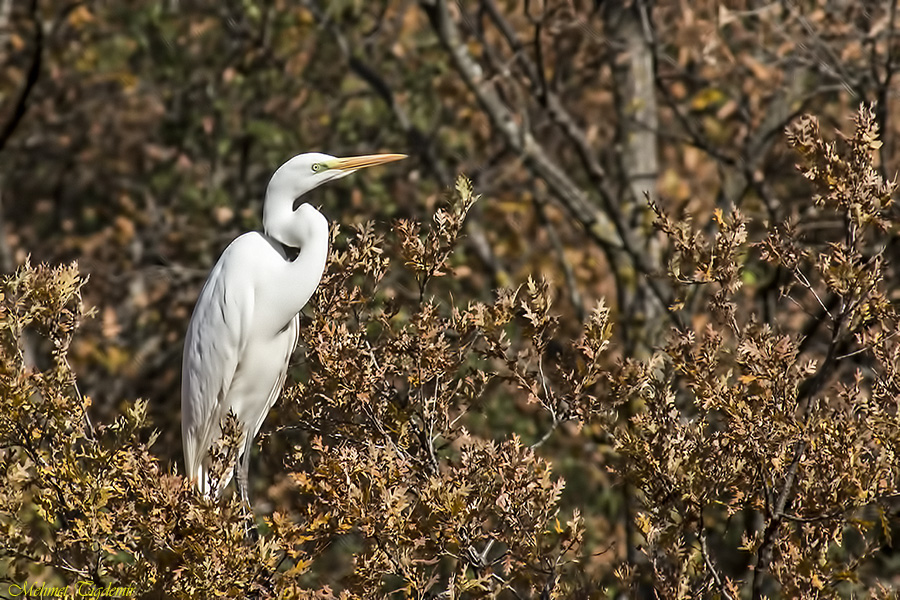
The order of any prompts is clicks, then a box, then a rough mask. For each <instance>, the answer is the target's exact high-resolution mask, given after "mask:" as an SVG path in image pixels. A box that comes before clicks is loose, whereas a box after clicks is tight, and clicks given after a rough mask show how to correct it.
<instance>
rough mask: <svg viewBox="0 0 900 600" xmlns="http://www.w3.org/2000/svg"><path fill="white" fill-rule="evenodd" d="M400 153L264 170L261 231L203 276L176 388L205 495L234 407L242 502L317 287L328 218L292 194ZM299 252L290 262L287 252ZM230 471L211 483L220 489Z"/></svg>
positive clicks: (319, 157)
mask: <svg viewBox="0 0 900 600" xmlns="http://www.w3.org/2000/svg"><path fill="white" fill-rule="evenodd" d="M401 158H404V156H403V155H401V154H382V155H371V156H360V157H353V158H335V157H333V156H328V155H327V154H319V153H310V154H300V155H298V156H295V157H294V158H292V159H291V160H289V161H288V162H286V163H285V164H284V165H282V166H281V167H280V168H279V169H278V170H277V171H276V172H275V174H274V175H273V176H272V179H271V180H270V182H269V185H268V188H267V190H266V198H265V202H264V204H263V228H264V230H265V232H264V233H260V232H256V231H254V232H250V233H245V234H244V235H242V236H240V237H238V238H237V239H236V240H234V241H233V242H232V243H231V244H230V245H229V246H228V247H227V248H226V249H225V251H224V252H223V253H222V256H221V257H220V258H219V261H218V262H217V263H216V265H215V267H213V269H212V271H211V272H210V274H209V277H208V279H207V280H206V284H205V285H204V286H203V290H202V291H201V292H200V297H199V298H198V300H197V305H196V307H195V308H194V313H193V315H192V316H191V322H190V325H189V326H188V331H187V336H186V338H185V344H184V361H183V364H182V387H181V411H182V423H181V434H182V441H183V445H184V456H185V464H186V470H187V475H188V477H190V478H192V479H193V480H194V482H195V485H196V486H197V488H198V489H199V490H200V491H201V492H202V493H204V494H207V495H208V494H209V493H210V491H211V489H212V487H213V482H212V481H211V478H210V474H209V472H208V469H209V464H208V463H209V457H208V449H209V447H210V445H211V444H212V443H213V442H215V441H216V440H217V439H218V437H219V436H220V435H221V423H222V420H223V419H224V418H225V417H226V416H227V415H228V412H229V411H233V412H234V414H235V416H236V417H237V419H238V421H239V422H240V424H241V428H242V430H243V433H244V443H243V445H242V447H241V448H240V449H239V452H238V487H239V489H240V493H241V497H242V499H243V500H245V501H247V499H248V492H247V477H248V470H249V468H248V467H249V458H250V448H251V447H252V445H253V440H254V438H255V437H256V434H257V433H258V432H259V429H260V427H261V426H262V423H263V421H264V420H265V418H266V415H267V414H268V413H269V410H270V409H271V408H272V405H273V404H274V403H275V401H276V400H277V399H278V396H279V394H280V393H281V388H282V386H283V385H284V380H285V376H286V374H287V368H288V362H289V360H290V356H291V353H292V352H293V351H294V348H295V347H296V345H297V340H298V337H299V334H300V315H299V313H300V310H301V309H302V308H303V307H304V306H305V305H306V303H307V302H308V301H309V299H310V297H311V296H312V294H313V292H315V290H316V287H317V286H318V285H319V281H320V279H321V277H322V273H323V272H324V270H325V261H326V258H327V255H328V221H327V220H326V219H325V217H324V216H323V215H322V214H321V213H320V212H319V211H317V210H316V209H315V208H313V207H312V206H310V205H309V204H306V203H304V204H301V205H300V206H299V207H298V208H297V209H294V205H295V202H296V199H297V198H299V197H300V196H302V195H303V194H305V193H306V192H308V191H310V190H312V189H313V188H315V187H318V186H319V185H321V184H323V183H325V182H327V181H331V180H333V179H338V178H340V177H343V176H345V175H348V174H350V173H352V172H354V171H356V170H357V169H361V168H363V167H368V166H372V165H376V164H382V163H385V162H390V161H392V160H399V159H401ZM291 249H296V251H298V253H297V255H296V257H295V258H293V259H291V256H292V255H293V254H294V251H293V250H291ZM231 477H232V473H231V472H230V471H229V473H228V474H227V475H226V476H225V479H224V480H223V481H220V482H218V486H217V487H218V489H219V490H220V492H221V490H224V488H225V487H226V486H227V485H228V483H229V481H230V480H231Z"/></svg>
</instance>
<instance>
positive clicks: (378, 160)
mask: <svg viewBox="0 0 900 600" xmlns="http://www.w3.org/2000/svg"><path fill="white" fill-rule="evenodd" d="M404 158H406V155H405V154H367V155H366V156H351V157H348V158H336V159H334V160H330V161H328V162H327V163H325V166H327V167H328V168H329V169H340V170H341V171H356V170H357V169H364V168H366V167H374V166H375V165H383V164H384V163H389V162H394V161H395V160H403V159H404Z"/></svg>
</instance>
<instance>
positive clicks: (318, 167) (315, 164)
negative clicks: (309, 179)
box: [312, 163, 322, 173]
mask: <svg viewBox="0 0 900 600" xmlns="http://www.w3.org/2000/svg"><path fill="white" fill-rule="evenodd" d="M321 169H322V165H320V164H319V163H313V166H312V170H313V173H318V172H319V171H320V170H321Z"/></svg>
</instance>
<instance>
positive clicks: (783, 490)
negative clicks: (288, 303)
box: [0, 108, 900, 598]
mask: <svg viewBox="0 0 900 600" xmlns="http://www.w3.org/2000/svg"><path fill="white" fill-rule="evenodd" d="M787 137H788V141H789V143H790V144H791V145H792V146H793V147H794V148H795V149H796V150H797V151H798V152H799V155H800V157H801V160H802V167H801V168H802V172H803V174H804V175H805V176H806V178H807V179H808V180H809V181H810V182H811V184H812V185H814V186H815V188H816V190H817V192H816V195H815V196H814V197H813V198H811V200H810V203H809V205H808V206H806V207H803V211H802V212H801V213H798V214H799V215H800V216H801V217H802V218H803V219H825V218H829V219H833V218H834V217H835V216H836V217H838V218H839V219H840V222H841V226H840V227H839V228H832V229H829V230H827V232H828V233H833V236H831V237H828V238H827V239H826V238H821V237H820V238H816V239H810V238H809V237H807V236H805V235H804V234H803V233H802V232H799V231H798V222H797V221H789V222H787V223H762V224H756V225H755V228H754V229H751V227H750V225H749V221H748V219H747V218H746V217H745V216H744V215H743V214H742V212H741V211H739V210H737V209H732V208H729V209H728V210H719V211H716V212H715V214H714V217H713V221H712V223H710V224H709V226H708V227H703V228H697V227H695V226H694V225H692V224H691V223H690V222H689V221H687V220H685V219H675V218H673V217H670V216H668V215H667V213H666V212H665V211H664V210H663V209H662V208H661V207H660V206H657V205H654V210H655V212H656V217H657V219H656V222H657V226H658V228H659V230H660V231H661V234H662V235H663V237H664V238H665V239H666V240H667V241H668V246H667V247H668V252H669V256H670V261H669V268H668V276H669V278H670V279H671V280H672V282H673V286H674V289H677V290H678V291H679V293H678V296H677V298H676V299H675V302H674V303H673V305H672V306H670V307H668V310H669V311H670V312H671V313H672V315H675V316H677V318H676V319H673V320H674V321H675V322H678V323H684V325H681V326H674V327H673V328H671V330H670V331H669V333H668V338H667V339H665V340H655V341H654V344H653V346H654V347H655V349H656V350H655V351H654V352H651V353H650V355H649V356H647V357H639V356H629V355H625V354H624V353H622V352H621V350H620V349H617V348H615V347H614V344H613V343H612V342H611V340H612V339H613V338H612V334H613V326H612V323H611V312H610V309H609V308H607V306H606V304H605V303H604V302H598V303H597V304H596V307H595V308H594V309H593V310H592V311H590V313H589V314H588V316H587V317H586V319H585V321H584V324H583V329H582V331H581V332H580V334H578V335H577V336H574V337H571V336H565V335H563V334H561V333H560V331H559V329H558V323H557V317H556V316H555V314H554V310H553V298H554V293H553V289H552V288H551V285H550V284H549V283H547V281H546V280H544V279H542V278H539V277H534V278H530V279H528V281H527V283H526V284H524V285H522V286H520V287H519V288H515V289H498V290H495V291H494V294H493V295H494V299H493V301H491V302H487V303H485V302H477V301H467V300H465V299H462V300H460V299H458V298H456V297H455V296H454V295H453V294H451V293H449V292H447V290H446V288H444V287H441V285H440V284H441V282H442V281H445V280H447V279H449V278H450V277H452V274H453V272H454V268H455V267H454V249H455V247H456V245H457V244H458V242H459V240H460V237H461V236H462V235H463V234H464V231H465V229H464V225H465V218H466V216H467V214H468V213H469V210H470V209H471V207H472V206H473V204H474V203H475V202H476V200H477V197H476V196H475V194H474V191H473V189H472V186H471V184H470V183H469V182H468V180H466V179H465V178H460V179H459V180H458V182H457V185H456V189H455V192H454V193H453V194H452V197H451V198H450V199H449V200H448V202H447V203H446V205H445V206H443V207H442V208H439V209H438V210H437V211H436V212H435V213H434V217H433V219H432V220H431V221H430V222H429V223H418V222H415V221H412V220H400V221H398V222H395V223H393V225H392V227H391V228H390V230H389V231H385V229H383V228H382V227H381V226H379V225H377V224H371V223H368V224H363V225H359V226H356V227H347V228H339V227H335V228H333V234H332V253H331V258H330V261H329V266H328V270H327V273H326V275H325V277H324V279H323V281H322V284H321V286H320V289H319V290H318V292H317V294H316V296H315V298H314V300H313V302H312V306H311V307H310V309H309V311H308V314H306V315H305V316H304V320H303V325H302V327H301V352H299V356H302V357H303V358H302V360H299V361H298V363H297V364H296V365H295V368H294V372H295V374H297V375H298V377H297V383H295V384H293V385H290V386H288V388H287V389H286V391H285V393H284V394H283V397H282V398H281V400H280V403H279V407H278V409H277V410H278V415H276V418H275V420H274V423H275V427H273V428H272V429H271V430H270V431H269V432H268V433H267V434H266V435H265V436H264V437H265V439H264V441H263V452H264V453H269V454H270V455H271V454H273V453H276V451H283V452H282V455H281V456H280V457H279V458H280V463H281V465H282V469H281V472H280V473H279V474H277V475H276V476H273V479H272V482H271V485H268V486H267V485H266V484H263V489H260V487H259V486H257V488H256V492H257V493H255V494H254V496H255V498H254V500H255V503H256V515H255V517H256V523H255V524H254V526H250V525H249V523H248V521H247V519H246V518H245V515H244V511H243V509H242V507H241V506H240V505H239V503H238V502H237V500H235V499H232V498H231V497H230V496H229V495H226V498H225V499H223V500H222V501H212V500H207V499H204V498H202V497H200V496H198V495H197V494H196V493H195V492H194V491H193V489H192V488H191V487H190V486H189V485H188V483H187V482H185V480H184V479H183V477H182V476H181V475H180V468H179V467H169V466H168V465H162V464H160V462H159V460H158V459H157V458H156V457H155V456H154V453H153V443H154V441H155V439H156V433H155V432H154V431H153V430H152V424H150V423H148V421H147V404H146V403H145V402H142V401H136V402H134V403H130V404H125V405H123V409H122V411H121V416H120V417H119V418H118V419H116V420H115V421H113V422H111V423H92V422H91V419H90V417H89V414H90V411H89V407H90V399H89V398H87V397H84V396H82V395H81V394H80V393H79V390H78V387H77V384H76V381H75V376H74V374H73V372H72V369H71V368H70V367H69V364H68V362H67V359H66V352H67V349H68V347H69V344H70V342H71V341H72V337H73V335H75V334H76V332H77V328H78V326H79V324H80V323H81V322H82V321H83V320H84V319H85V318H87V317H88V316H89V311H86V310H85V307H84V306H83V303H82V300H81V290H82V288H83V287H84V286H85V285H89V283H88V282H87V280H86V278H85V277H84V276H82V275H80V274H79V273H78V270H77V267H76V266H75V265H67V266H59V267H51V266H46V265H40V266H36V267H35V266H31V265H28V264H26V265H25V266H24V267H22V268H21V269H19V270H18V272H17V273H16V274H15V275H12V276H10V277H7V278H6V279H5V280H4V281H3V284H2V293H3V298H2V313H0V359H2V369H0V468H2V471H0V473H2V485H0V527H2V537H0V577H2V581H3V582H4V584H16V585H19V584H22V583H24V582H26V581H37V580H40V581H44V582H48V585H49V584H54V585H66V586H75V585H78V584H80V582H88V583H89V584H90V585H92V586H95V587H96V588H104V587H106V586H110V585H113V586H131V587H133V588H134V589H135V590H136V592H135V595H138V596H141V597H181V598H195V597H211V596H226V597H258V598H263V597H276V596H277V597H283V598H330V597H341V598H344V597H346V598H350V597H367V598H375V597H392V598H432V597H446V598H482V597H501V598H556V597H595V598H601V597H610V596H612V595H615V594H621V593H625V594H632V595H635V596H647V597H660V598H677V597H710V598H739V597H752V598H760V597H763V596H767V597H809V598H813V597H837V596H840V595H841V594H851V593H859V592H860V590H861V589H862V588H869V589H870V591H871V592H872V594H873V595H877V594H878V593H879V591H878V589H877V587H876V586H877V585H882V586H884V587H883V588H882V589H881V592H880V593H882V595H885V596H886V595H888V594H889V593H890V590H889V589H888V588H887V586H888V585H889V584H890V582H889V581H887V580H886V579H884V578H880V577H879V573H878V571H877V564H878V562H877V561H878V560H880V559H882V558H884V555H885V552H884V551H883V549H884V548H885V546H889V544H890V541H891V537H890V536H891V532H892V528H893V527H895V526H896V508H895V501H896V499H897V496H896V489H897V484H898V468H900V466H898V460H897V450H898V444H900V428H898V424H900V421H898V419H900V412H898V410H897V409H898V407H897V401H898V392H900V345H898V342H897V340H896V330H897V314H896V309H895V307H894V302H893V299H892V298H891V296H890V292H891V284H892V281H893V279H892V278H891V277H892V273H893V271H891V270H889V261H888V260H887V259H888V258H889V254H888V252H889V250H890V248H891V242H890V240H893V236H894V234H895V231H894V230H895V225H894V224H893V220H892V218H891V210H892V204H891V198H892V194H893V192H894V189H895V186H894V184H893V183H890V182H885V181H883V180H882V178H881V177H880V176H879V175H878V173H877V171H876V169H875V165H874V163H873V160H874V159H873V150H874V149H876V148H877V145H878V143H879V142H878V137H877V131H876V128H875V125H874V120H873V115H872V112H871V110H870V109H868V108H863V109H861V110H860V112H859V115H858V117H857V121H856V131H855V133H854V134H853V136H851V137H848V138H846V139H843V140H842V141H841V143H840V144H836V143H831V142H825V141H823V139H822V137H821V135H820V133H819V131H818V127H817V124H816V121H815V120H814V119H813V118H811V117H804V118H802V119H800V120H798V121H797V122H796V123H795V124H794V125H792V127H791V128H790V130H789V131H788V136H787ZM751 231H757V232H760V235H759V236H758V239H757V238H751ZM767 278H768V279H767ZM386 281H390V285H386V284H385V282H386ZM769 282H775V283H774V284H772V283H769ZM763 285H778V286H780V288H781V295H780V296H779V298H778V301H777V303H776V305H775V306H771V307H768V308H769V310H767V311H766V310H761V309H758V308H757V307H758V306H759V305H758V304H756V303H754V302H753V295H754V294H755V292H756V291H757V289H755V288H759V287H761V286H763ZM763 306H764V307H765V306H766V305H763ZM44 355H46V356H44ZM510 407H517V410H519V409H521V408H522V407H527V408H529V409H531V410H533V411H535V413H536V414H538V415H540V417H541V418H540V419H539V422H541V423H542V424H544V425H545V430H544V431H542V432H540V433H539V434H538V435H534V436H530V437H529V439H528V441H525V436H523V435H522V434H521V432H517V431H515V429H514V428H513V429H511V430H503V431H499V430H495V431H490V430H486V429H485V427H483V426H481V425H480V424H483V420H481V421H480V420H479V419H480V418H481V417H483V416H484V415H485V414H486V413H488V412H489V411H491V410H495V411H496V410H500V411H503V410H509V409H510ZM279 424H280V426H278V425H279ZM585 426H590V427H591V429H592V431H596V430H598V429H599V430H601V431H602V432H603V435H604V436H606V438H607V439H608V440H609V442H610V444H611V448H612V449H613V450H614V453H615V456H616V457H617V460H616V461H615V464H616V469H617V473H618V476H619V478H620V479H619V481H620V482H621V483H623V484H627V485H628V486H630V488H631V489H633V490H635V491H636V498H635V500H636V508H635V512H634V514H633V515H631V514H626V517H627V518H629V519H631V518H633V519H634V522H635V523H636V525H637V530H638V532H637V534H636V535H637V539H628V538H626V539H624V540H623V542H624V543H625V544H631V543H634V544H635V545H636V546H637V547H639V548H640V550H641V556H640V557H638V558H637V559H635V560H632V561H629V562H624V563H622V564H618V565H613V566H614V567H616V571H615V573H614V574H613V573H604V572H602V571H598V570H596V567H595V566H591V565H592V563H591V559H592V558H593V557H594V556H596V555H597V554H600V553H602V552H603V549H602V548H599V547H594V546H592V545H589V544H586V543H585V519H584V516H585V515H584V511H585V510H588V509H589V507H590V506H591V504H590V499H588V498H579V497H578V496H577V495H575V496H574V497H573V498H570V499H569V502H570V503H574V504H576V505H578V504H579V503H580V506H581V508H575V509H574V510H565V511H564V510H562V509H561V497H562V494H563V493H564V486H565V483H564V481H563V479H562V478H561V477H560V476H559V475H557V474H555V472H554V467H555V465H554V464H553V463H552V461H551V460H549V459H548V458H547V457H545V456H543V455H542V453H541V451H542V449H543V448H545V443H546V442H548V440H554V439H558V438H562V437H565V438H570V439H574V440H579V439H580V437H579V436H581V437H583V438H585V439H586V438H587V436H588V435H594V434H593V433H591V434H588V433H584V432H585V431H586V429H583V427H585ZM476 429H477V431H476ZM230 437H231V436H226V438H225V440H224V442H223V443H222V444H220V445H219V447H218V448H217V449H216V455H217V456H219V457H220V459H219V460H220V467H223V468H224V467H227V456H228V449H229V447H230V446H229V438H230ZM231 441H233V440H231ZM264 476H266V473H265V472H263V473H262V474H259V475H258V477H264ZM617 542H618V540H612V543H617ZM334 554H337V558H334V556H333V555H334ZM592 569H594V570H592Z"/></svg>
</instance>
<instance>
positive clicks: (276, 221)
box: [263, 171, 301, 248]
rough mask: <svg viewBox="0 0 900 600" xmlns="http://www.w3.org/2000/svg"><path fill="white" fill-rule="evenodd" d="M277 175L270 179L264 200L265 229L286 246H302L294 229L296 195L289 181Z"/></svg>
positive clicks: (276, 173)
mask: <svg viewBox="0 0 900 600" xmlns="http://www.w3.org/2000/svg"><path fill="white" fill-rule="evenodd" d="M278 175H279V173H278V172H277V171H276V172H275V175H274V176H273V177H272V179H271V181H269V186H268V187H267V188H266V199H265V201H264V202H263V230H264V231H265V232H266V234H267V235H269V236H271V237H273V238H274V239H276V240H278V241H279V242H281V243H282V244H285V245H286V246H291V247H293V248H299V247H300V243H299V242H300V241H301V240H299V239H295V238H298V237H299V236H298V233H299V232H296V231H293V229H294V226H295V221H294V220H295V218H296V217H295V215H294V212H295V211H294V195H293V194H292V192H291V189H290V187H289V186H288V182H287V181H284V179H283V178H282V177H279V176H278Z"/></svg>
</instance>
